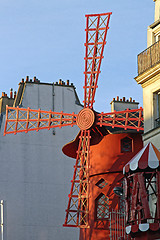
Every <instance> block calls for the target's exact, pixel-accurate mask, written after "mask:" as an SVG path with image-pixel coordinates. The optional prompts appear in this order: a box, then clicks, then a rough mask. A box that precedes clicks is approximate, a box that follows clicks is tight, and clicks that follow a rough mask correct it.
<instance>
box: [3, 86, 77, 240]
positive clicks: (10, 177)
mask: <svg viewBox="0 0 160 240" xmlns="http://www.w3.org/2000/svg"><path fill="white" fill-rule="evenodd" d="M75 101H76V97H75V93H74V89H73V88H72V87H66V86H54V85H52V84H49V85H47V84H34V83H27V84H26V88H25V92H24V96H23V101H22V105H23V107H30V108H34V109H37V108H41V109H43V110H50V109H51V110H54V111H62V110H63V111H64V112H67V113H72V112H76V113H78V111H79V110H80V109H81V106H79V105H76V104H75ZM4 120H5V115H4V117H3V121H2V127H1V131H0V199H1V200H5V214H4V240H63V239H65V240H73V239H78V234H79V232H78V229H77V228H64V227H63V226H62V225H63V223H64V218H65V209H66V208H67V203H68V194H69V192H70V186H71V185H70V180H71V179H72V177H73V165H74V161H75V160H73V159H69V158H67V157H66V156H64V155H63V153H62V151H61V149H62V146H63V145H64V144H66V143H67V142H69V141H70V140H72V139H73V138H74V137H75V136H76V134H77V133H78V131H79V129H78V128H77V127H73V128H71V127H64V128H62V129H55V135H53V129H52V130H49V131H48V130H41V131H39V132H29V133H27V134H25V133H19V134H16V135H11V134H9V135H6V136H5V137H4V136H3V130H4Z"/></svg>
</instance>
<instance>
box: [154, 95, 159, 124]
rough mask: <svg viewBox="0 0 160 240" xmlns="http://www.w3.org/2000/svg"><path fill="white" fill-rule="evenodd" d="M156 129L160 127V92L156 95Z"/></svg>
mask: <svg viewBox="0 0 160 240" xmlns="http://www.w3.org/2000/svg"><path fill="white" fill-rule="evenodd" d="M154 110H155V114H154V116H155V127H159V126H160V91H158V92H156V93H154Z"/></svg>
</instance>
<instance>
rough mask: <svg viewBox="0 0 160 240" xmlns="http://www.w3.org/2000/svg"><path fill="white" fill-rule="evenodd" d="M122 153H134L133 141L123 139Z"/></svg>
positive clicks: (127, 138)
mask: <svg viewBox="0 0 160 240" xmlns="http://www.w3.org/2000/svg"><path fill="white" fill-rule="evenodd" d="M121 152H122V153H124V152H132V139H131V138H129V137H125V138H123V139H121Z"/></svg>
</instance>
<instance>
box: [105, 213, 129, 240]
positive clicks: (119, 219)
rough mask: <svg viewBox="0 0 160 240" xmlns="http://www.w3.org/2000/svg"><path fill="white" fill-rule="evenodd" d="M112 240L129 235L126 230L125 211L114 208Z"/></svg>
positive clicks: (111, 222)
mask: <svg viewBox="0 0 160 240" xmlns="http://www.w3.org/2000/svg"><path fill="white" fill-rule="evenodd" d="M109 229H110V240H119V239H125V240H127V239H128V237H127V235H126V232H125V213H124V212H122V211H116V210H112V211H111V212H110V225H109Z"/></svg>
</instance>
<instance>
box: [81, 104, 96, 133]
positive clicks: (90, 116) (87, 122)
mask: <svg viewBox="0 0 160 240" xmlns="http://www.w3.org/2000/svg"><path fill="white" fill-rule="evenodd" d="M94 121H95V114H94V112H93V110H91V109H90V108H84V109H82V110H81V111H80V112H79V113H78V116H77V125H78V127H79V128H80V129H81V130H87V129H89V128H91V127H92V126H93V124H94Z"/></svg>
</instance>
